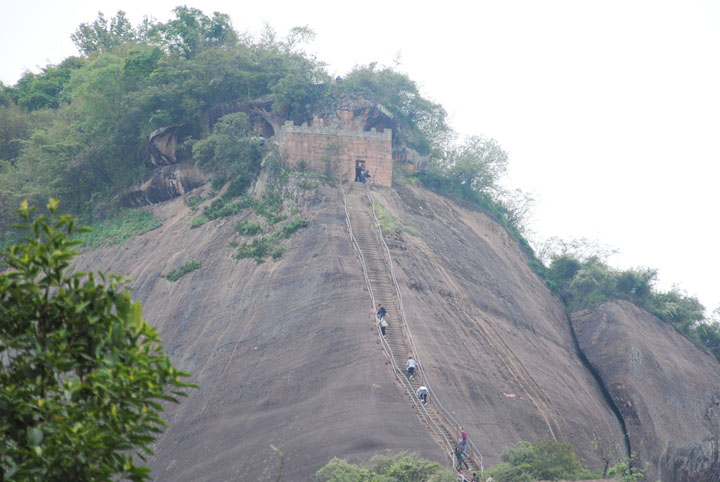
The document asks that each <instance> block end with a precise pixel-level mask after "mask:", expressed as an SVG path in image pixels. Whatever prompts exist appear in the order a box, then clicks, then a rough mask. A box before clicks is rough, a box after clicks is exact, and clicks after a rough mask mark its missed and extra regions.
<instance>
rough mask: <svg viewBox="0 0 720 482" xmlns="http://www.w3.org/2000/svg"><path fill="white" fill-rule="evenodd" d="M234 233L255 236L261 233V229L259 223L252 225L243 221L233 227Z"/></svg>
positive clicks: (250, 222) (245, 220)
mask: <svg viewBox="0 0 720 482" xmlns="http://www.w3.org/2000/svg"><path fill="white" fill-rule="evenodd" d="M235 231H237V232H238V233H240V234H242V235H243V236H255V235H256V234H260V233H262V232H263V228H262V226H261V225H260V223H253V222H252V221H248V220H247V219H243V220H242V221H240V222H239V223H238V224H237V226H235Z"/></svg>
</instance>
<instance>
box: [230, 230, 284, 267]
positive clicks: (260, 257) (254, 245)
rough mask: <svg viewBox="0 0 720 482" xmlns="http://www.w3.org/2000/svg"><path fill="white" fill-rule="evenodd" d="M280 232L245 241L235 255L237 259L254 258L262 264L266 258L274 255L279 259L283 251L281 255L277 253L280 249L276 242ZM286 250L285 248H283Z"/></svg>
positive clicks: (274, 257)
mask: <svg viewBox="0 0 720 482" xmlns="http://www.w3.org/2000/svg"><path fill="white" fill-rule="evenodd" d="M278 238H279V236H278V233H274V234H272V235H270V236H266V237H264V238H259V239H253V240H252V241H250V242H247V243H244V244H243V245H242V246H240V248H238V250H237V251H236V252H235V254H234V255H233V258H235V259H245V258H253V259H254V260H255V263H257V264H261V263H264V262H265V258H267V257H268V256H270V255H272V256H273V259H278V258H279V257H280V256H282V252H280V253H279V255H277V257H276V255H275V253H277V251H278V247H277V246H276V243H277V242H278ZM283 252H284V250H283Z"/></svg>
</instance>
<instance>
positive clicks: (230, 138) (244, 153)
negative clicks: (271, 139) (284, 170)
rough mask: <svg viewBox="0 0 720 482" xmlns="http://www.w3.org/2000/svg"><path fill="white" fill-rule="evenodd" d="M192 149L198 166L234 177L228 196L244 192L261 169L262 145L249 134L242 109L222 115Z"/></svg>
mask: <svg viewBox="0 0 720 482" xmlns="http://www.w3.org/2000/svg"><path fill="white" fill-rule="evenodd" d="M192 150H193V158H194V159H195V162H197V164H198V165H199V166H200V167H203V168H205V169H207V170H209V171H211V172H215V173H217V174H218V176H219V177H221V178H230V179H232V180H233V183H232V184H231V186H230V188H229V189H230V190H232V191H233V192H232V193H231V194H232V196H231V197H235V196H239V195H241V194H243V193H244V191H245V189H246V188H248V187H249V186H250V184H251V182H252V181H253V180H254V179H255V176H256V175H257V173H258V172H259V170H260V161H261V160H262V148H261V146H260V142H259V140H258V139H257V138H254V137H251V136H250V123H249V122H248V119H247V116H246V115H245V114H244V113H242V112H237V113H234V114H228V115H225V116H223V117H221V118H220V120H219V121H218V122H217V124H215V127H214V128H213V133H212V134H211V135H210V136H208V137H207V138H205V139H203V140H200V141H197V142H196V143H195V144H194V145H193V148H192Z"/></svg>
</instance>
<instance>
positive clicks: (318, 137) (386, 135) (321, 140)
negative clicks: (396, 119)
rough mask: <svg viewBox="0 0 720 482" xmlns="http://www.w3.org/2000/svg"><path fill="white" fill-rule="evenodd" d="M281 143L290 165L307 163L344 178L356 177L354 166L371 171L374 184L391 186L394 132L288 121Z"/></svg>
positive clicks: (316, 168) (282, 131)
mask: <svg viewBox="0 0 720 482" xmlns="http://www.w3.org/2000/svg"><path fill="white" fill-rule="evenodd" d="M278 137H279V143H280V146H281V148H282V150H283V151H284V153H285V154H286V155H287V156H288V161H289V162H290V164H291V165H294V166H298V165H301V164H303V163H304V165H305V166H307V167H308V168H309V169H312V170H313V171H318V172H325V173H327V174H330V175H333V176H335V177H336V178H337V179H340V180H341V181H345V180H347V181H348V182H353V181H354V180H355V169H356V168H357V167H359V166H362V167H363V168H364V169H365V170H366V171H368V172H370V176H371V178H370V182H371V183H372V184H375V185H380V186H387V187H390V186H391V185H392V162H393V160H392V131H391V130H390V129H387V128H386V129H383V130H381V131H377V130H376V129H375V128H371V129H370V130H369V131H364V130H361V129H355V128H354V126H353V125H352V124H350V126H347V125H346V126H338V127H326V125H325V123H324V122H323V121H322V119H315V122H313V125H312V126H308V125H307V124H303V125H301V126H296V125H294V124H293V122H292V121H287V122H286V123H285V124H284V125H283V126H282V127H281V128H280V135H279V136H278Z"/></svg>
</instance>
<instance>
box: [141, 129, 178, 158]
mask: <svg viewBox="0 0 720 482" xmlns="http://www.w3.org/2000/svg"><path fill="white" fill-rule="evenodd" d="M177 144H178V136H177V127H175V126H169V127H161V128H160V129H156V130H154V131H152V132H151V133H150V135H149V136H148V143H147V151H148V163H149V164H150V165H152V166H155V167H162V166H170V165H172V164H176V163H177V162H178V159H177V157H176V153H177Z"/></svg>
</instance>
